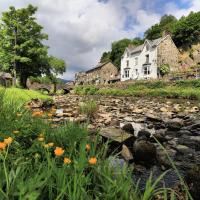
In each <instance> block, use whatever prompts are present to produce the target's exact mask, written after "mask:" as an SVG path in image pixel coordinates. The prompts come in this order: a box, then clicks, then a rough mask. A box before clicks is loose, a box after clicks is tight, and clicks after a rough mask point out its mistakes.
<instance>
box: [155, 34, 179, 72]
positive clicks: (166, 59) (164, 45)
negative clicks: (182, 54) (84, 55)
mask: <svg viewBox="0 0 200 200" xmlns="http://www.w3.org/2000/svg"><path fill="white" fill-rule="evenodd" d="M157 55H158V57H157V64H158V67H159V66H161V65H162V64H169V65H170V70H171V71H177V70H178V69H179V63H178V61H179V51H178V49H177V47H176V46H175V44H174V42H173V41H172V39H171V37H170V36H168V37H167V38H166V39H165V40H163V41H162V42H161V43H160V44H159V45H158V48H157Z"/></svg>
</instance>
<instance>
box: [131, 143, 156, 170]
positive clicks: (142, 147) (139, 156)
mask: <svg viewBox="0 0 200 200" xmlns="http://www.w3.org/2000/svg"><path fill="white" fill-rule="evenodd" d="M133 156H134V161H135V163H140V164H143V165H145V166H151V165H152V164H153V163H154V162H155V160H156V147H155V145H154V144H152V143H151V142H148V141H146V140H136V141H135V143H134V145H133Z"/></svg>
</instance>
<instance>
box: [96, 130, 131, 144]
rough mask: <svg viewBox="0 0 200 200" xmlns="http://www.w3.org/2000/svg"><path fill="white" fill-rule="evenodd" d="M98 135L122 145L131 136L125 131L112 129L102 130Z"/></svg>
mask: <svg viewBox="0 0 200 200" xmlns="http://www.w3.org/2000/svg"><path fill="white" fill-rule="evenodd" d="M99 134H100V135H101V136H103V137H105V138H107V139H111V140H114V141H116V142H119V143H122V142H124V141H125V140H127V139H128V138H131V137H132V136H133V135H132V134H129V133H126V132H125V131H123V130H121V129H118V128H114V127H107V128H102V129H101V130H100V131H99Z"/></svg>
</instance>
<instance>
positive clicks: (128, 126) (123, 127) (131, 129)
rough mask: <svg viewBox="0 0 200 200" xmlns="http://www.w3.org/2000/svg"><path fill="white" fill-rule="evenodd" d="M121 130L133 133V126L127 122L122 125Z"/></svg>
mask: <svg viewBox="0 0 200 200" xmlns="http://www.w3.org/2000/svg"><path fill="white" fill-rule="evenodd" d="M122 130H124V131H126V132H128V133H130V134H134V128H133V126H132V124H131V123H127V124H125V125H123V126H122Z"/></svg>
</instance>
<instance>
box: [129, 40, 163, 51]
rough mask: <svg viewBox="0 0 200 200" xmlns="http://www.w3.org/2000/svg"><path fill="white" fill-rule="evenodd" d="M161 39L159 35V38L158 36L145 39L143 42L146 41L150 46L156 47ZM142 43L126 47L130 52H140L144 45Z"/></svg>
mask: <svg viewBox="0 0 200 200" xmlns="http://www.w3.org/2000/svg"><path fill="white" fill-rule="evenodd" d="M162 40H163V38H162V37H161V38H158V39H155V40H145V42H146V41H147V42H148V43H149V44H150V45H151V47H156V46H157V45H158V44H159V43H160V42H161V41H162ZM145 42H144V44H145ZM144 44H142V45H139V46H136V47H133V46H130V47H127V50H128V51H129V52H130V53H131V54H133V53H137V52H141V51H142V49H143V47H144Z"/></svg>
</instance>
